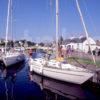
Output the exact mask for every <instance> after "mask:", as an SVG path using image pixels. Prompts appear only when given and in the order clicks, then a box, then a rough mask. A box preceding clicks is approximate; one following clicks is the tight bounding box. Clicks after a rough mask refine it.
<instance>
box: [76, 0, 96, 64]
mask: <svg viewBox="0 0 100 100" xmlns="http://www.w3.org/2000/svg"><path fill="white" fill-rule="evenodd" d="M76 6H77V9H78V12H79V15H80V19H81V21H82V25H83V29H84V31H85V34H86V38H87V42H88V45H89V48H90V52H91V54H92V58H93V61H94V63H95V64H96V61H95V58H94V55H93V52H92V50H91V45H90V41H89V35H88V31H87V28H86V25H85V22H84V19H83V15H82V12H81V9H80V6H79V2H78V0H76Z"/></svg>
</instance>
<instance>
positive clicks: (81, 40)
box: [66, 37, 86, 43]
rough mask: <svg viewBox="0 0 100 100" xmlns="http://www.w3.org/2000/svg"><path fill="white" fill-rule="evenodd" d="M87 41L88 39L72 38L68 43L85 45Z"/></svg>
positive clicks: (67, 40)
mask: <svg viewBox="0 0 100 100" xmlns="http://www.w3.org/2000/svg"><path fill="white" fill-rule="evenodd" d="M85 40H86V37H80V38H70V39H66V43H70V42H72V43H83V42H84V41H85Z"/></svg>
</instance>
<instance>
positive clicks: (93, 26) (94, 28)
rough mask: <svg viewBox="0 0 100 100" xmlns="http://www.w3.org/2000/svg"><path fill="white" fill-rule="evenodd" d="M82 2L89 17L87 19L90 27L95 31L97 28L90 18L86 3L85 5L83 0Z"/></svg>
mask: <svg viewBox="0 0 100 100" xmlns="http://www.w3.org/2000/svg"><path fill="white" fill-rule="evenodd" d="M83 4H84V7H85V10H86V13H87V16H88V18H89V20H90V23H91V25H92V28H93V30H94V32H95V33H97V29H96V27H95V24H94V22H93V20H92V19H93V18H92V16H91V15H90V14H89V12H88V9H87V5H86V2H85V0H83Z"/></svg>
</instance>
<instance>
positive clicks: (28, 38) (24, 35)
mask: <svg viewBox="0 0 100 100" xmlns="http://www.w3.org/2000/svg"><path fill="white" fill-rule="evenodd" d="M31 35H32V34H31V33H30V32H29V30H28V29H26V30H24V32H23V34H22V37H21V39H26V40H28V41H32V36H31Z"/></svg>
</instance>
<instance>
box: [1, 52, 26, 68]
mask: <svg viewBox="0 0 100 100" xmlns="http://www.w3.org/2000/svg"><path fill="white" fill-rule="evenodd" d="M24 59H25V58H24V55H23V54H19V55H12V56H7V57H5V58H3V63H4V65H5V66H6V67H8V66H12V65H14V64H17V63H19V62H21V61H24Z"/></svg>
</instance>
